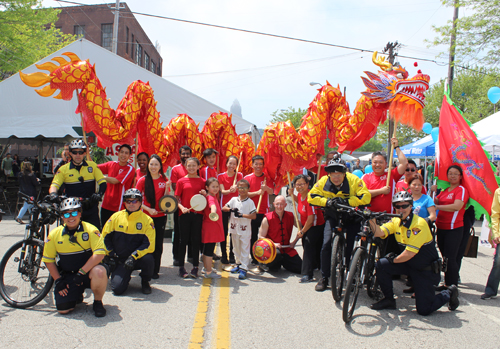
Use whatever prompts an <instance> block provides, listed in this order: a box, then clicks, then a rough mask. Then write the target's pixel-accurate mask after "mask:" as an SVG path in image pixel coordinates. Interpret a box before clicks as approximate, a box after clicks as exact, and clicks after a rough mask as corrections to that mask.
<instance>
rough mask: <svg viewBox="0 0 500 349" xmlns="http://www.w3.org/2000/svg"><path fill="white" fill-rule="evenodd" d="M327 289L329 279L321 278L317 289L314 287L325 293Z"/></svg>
mask: <svg viewBox="0 0 500 349" xmlns="http://www.w3.org/2000/svg"><path fill="white" fill-rule="evenodd" d="M327 287H328V279H327V278H321V279H319V281H318V283H317V284H316V287H314V289H315V290H316V291H318V292H323V291H324V290H326V288H327Z"/></svg>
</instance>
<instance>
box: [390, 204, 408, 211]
mask: <svg viewBox="0 0 500 349" xmlns="http://www.w3.org/2000/svg"><path fill="white" fill-rule="evenodd" d="M410 206H411V204H405V205H394V208H395V209H396V210H405V209H407V208H408V207H410Z"/></svg>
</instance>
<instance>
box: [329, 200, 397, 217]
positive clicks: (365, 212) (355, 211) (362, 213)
mask: <svg viewBox="0 0 500 349" xmlns="http://www.w3.org/2000/svg"><path fill="white" fill-rule="evenodd" d="M335 208H336V209H337V210H339V209H340V211H341V212H347V213H348V214H350V215H357V216H359V217H361V218H363V219H364V220H370V219H373V218H375V219H384V218H394V217H395V218H402V215H401V214H394V213H386V212H385V211H383V212H372V211H370V210H369V209H368V208H365V209H360V208H359V207H352V206H347V205H342V204H338V203H336V204H335Z"/></svg>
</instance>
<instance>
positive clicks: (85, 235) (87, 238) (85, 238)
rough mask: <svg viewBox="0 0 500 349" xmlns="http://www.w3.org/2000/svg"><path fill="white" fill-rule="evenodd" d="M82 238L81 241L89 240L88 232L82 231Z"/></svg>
mask: <svg viewBox="0 0 500 349" xmlns="http://www.w3.org/2000/svg"><path fill="white" fill-rule="evenodd" d="M82 240H83V241H89V233H83V234H82Z"/></svg>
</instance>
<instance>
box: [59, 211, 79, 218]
mask: <svg viewBox="0 0 500 349" xmlns="http://www.w3.org/2000/svg"><path fill="white" fill-rule="evenodd" d="M70 216H71V217H76V216H78V211H73V212H64V213H63V217H64V218H69V217H70Z"/></svg>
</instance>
